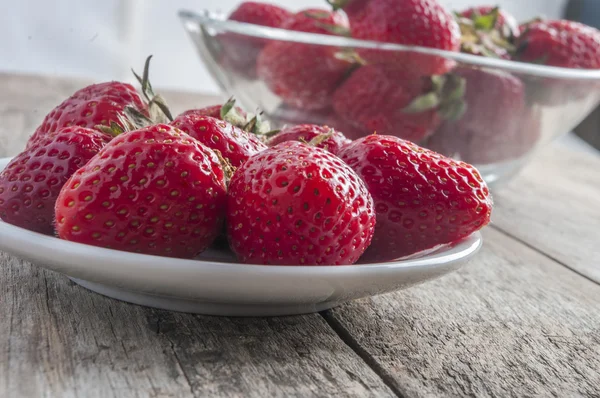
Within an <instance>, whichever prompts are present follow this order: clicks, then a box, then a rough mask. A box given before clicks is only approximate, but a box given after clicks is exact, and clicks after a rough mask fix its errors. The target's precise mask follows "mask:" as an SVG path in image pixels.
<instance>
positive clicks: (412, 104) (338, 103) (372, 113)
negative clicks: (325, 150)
mask: <svg viewBox="0 0 600 398" xmlns="http://www.w3.org/2000/svg"><path fill="white" fill-rule="evenodd" d="M460 84H461V82H460V81H458V80H456V81H449V79H446V78H445V77H441V76H436V77H434V78H431V77H430V78H425V77H423V78H419V77H415V76H413V75H412V74H410V73H408V74H407V72H406V71H403V70H397V69H395V68H387V67H385V66H383V65H367V66H363V67H361V68H360V69H358V70H357V71H355V72H354V73H353V74H352V76H350V78H348V80H346V81H345V82H344V83H343V84H342V85H341V86H340V87H339V88H338V89H337V91H336V92H335V95H334V97H333V107H334V109H335V111H336V113H337V115H338V116H339V117H340V118H341V119H344V120H346V121H348V122H350V123H352V124H353V125H355V126H356V127H357V128H358V129H359V131H368V132H369V133H373V132H377V133H378V134H391V135H396V136H398V137H401V138H404V139H407V140H410V141H415V142H418V141H421V140H423V139H424V138H426V137H427V136H429V135H430V134H431V133H433V131H434V130H435V129H436V128H437V127H438V126H439V124H440V122H441V120H442V116H444V117H450V118H453V117H458V116H460V113H461V112H462V102H461V98H460V96H461V95H462V93H461V90H462V88H461V86H460ZM352 138H357V137H352Z"/></svg>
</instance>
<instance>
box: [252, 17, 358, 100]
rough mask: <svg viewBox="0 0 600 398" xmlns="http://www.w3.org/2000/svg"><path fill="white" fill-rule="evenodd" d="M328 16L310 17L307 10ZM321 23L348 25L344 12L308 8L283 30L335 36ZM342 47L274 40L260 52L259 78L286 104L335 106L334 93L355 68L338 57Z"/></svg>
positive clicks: (292, 19) (285, 24) (288, 22)
mask: <svg viewBox="0 0 600 398" xmlns="http://www.w3.org/2000/svg"><path fill="white" fill-rule="evenodd" d="M307 12H308V13H311V12H313V13H314V12H318V13H324V14H326V15H327V16H326V17H324V18H310V17H308V16H306V15H305V13H307ZM319 24H326V25H337V26H339V27H343V28H348V20H347V19H346V17H345V16H344V14H342V13H338V12H335V13H334V12H327V11H324V10H305V11H301V12H299V13H297V14H295V15H294V17H292V18H291V19H288V20H287V21H286V23H284V24H283V26H282V28H283V29H288V30H296V31H302V32H312V33H320V34H328V35H331V34H332V33H330V32H329V31H328V30H327V29H325V28H323V27H321V26H319ZM337 52H339V49H338V48H335V47H328V46H319V45H310V44H301V43H292V42H283V41H272V42H270V43H269V44H268V45H267V46H266V47H265V48H264V50H263V51H262V52H261V53H260V56H259V57H258V61H257V73H258V77H259V78H260V79H261V80H262V81H263V82H264V83H265V84H266V85H267V87H268V88H269V89H270V90H271V91H272V92H273V93H275V94H276V95H278V96H279V97H280V98H281V99H282V100H283V102H284V103H286V104H287V105H290V106H292V107H295V108H298V109H304V110H320V109H325V108H327V107H329V106H330V105H331V95H332V94H333V91H334V90H335V88H336V87H337V86H338V85H339V83H340V82H341V81H342V80H343V79H344V78H345V76H346V74H347V73H348V71H349V70H350V68H351V67H352V64H351V63H350V62H347V61H344V60H340V59H338V58H336V57H335V55H336V53H337Z"/></svg>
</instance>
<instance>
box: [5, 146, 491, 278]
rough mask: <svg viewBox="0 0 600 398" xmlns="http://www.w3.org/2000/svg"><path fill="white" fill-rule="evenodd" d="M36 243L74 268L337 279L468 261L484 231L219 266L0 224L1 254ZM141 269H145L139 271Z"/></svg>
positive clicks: (208, 261) (34, 256)
mask: <svg viewBox="0 0 600 398" xmlns="http://www.w3.org/2000/svg"><path fill="white" fill-rule="evenodd" d="M10 160H11V158H10V157H6V158H0V171H1V170H3V169H4V167H5V166H6V164H8V162H10ZM33 241H35V247H36V248H40V249H45V250H47V251H45V253H52V251H55V252H56V242H60V246H61V247H60V250H59V252H60V253H61V254H63V255H69V256H71V257H72V260H71V261H69V262H68V263H69V264H71V265H72V264H75V263H78V262H79V261H76V259H80V261H83V260H84V259H85V258H86V257H88V258H89V257H93V258H95V259H106V260H107V261H119V262H121V263H123V264H128V266H130V265H136V268H138V269H137V271H139V272H143V271H144V268H147V269H148V270H151V269H152V270H157V269H164V268H165V264H164V263H165V262H166V261H170V265H169V270H171V271H173V272H176V271H179V272H190V271H192V272H193V271H200V270H204V271H208V270H209V268H210V270H216V271H219V272H232V273H240V272H242V273H248V272H251V273H256V272H258V273H264V272H268V273H270V274H272V275H276V274H279V275H283V276H294V275H306V273H307V272H308V273H310V274H313V275H316V274H318V275H323V276H325V275H330V276H336V275H340V274H348V273H351V274H355V273H362V272H367V273H371V272H376V271H382V270H388V271H390V270H405V271H407V270H409V269H423V270H425V269H430V268H437V267H440V266H445V265H446V266H447V265H449V264H454V263H456V262H462V261H466V260H468V259H469V258H471V257H472V256H474V255H475V254H476V253H477V252H478V251H479V249H480V248H481V246H482V245H483V237H482V235H481V231H476V232H474V233H473V234H471V235H469V236H467V237H466V238H464V239H462V240H461V241H459V242H457V243H454V244H452V245H448V246H446V247H442V248H440V249H438V250H436V251H434V252H433V253H431V254H426V255H423V256H420V257H418V258H408V259H400V260H394V261H390V262H379V263H368V264H351V265H263V264H244V263H233V262H220V261H219V262H217V261H210V260H203V259H180V258H174V257H163V256H154V255H149V254H140V253H132V252H127V251H121V250H114V249H106V248H102V247H98V246H92V245H86V244H82V243H77V242H70V241H67V240H63V239H60V238H58V237H55V236H50V235H44V234H40V233H37V232H33V231H30V230H27V229H25V228H21V227H17V226H15V225H12V224H9V223H6V222H4V221H2V220H0V250H2V251H5V252H7V253H10V254H13V255H16V256H17V257H19V258H22V257H23V256H26V257H29V258H32V257H33V258H39V256H40V255H39V254H35V253H34V254H33V255H29V254H28V253H24V251H23V250H18V249H15V247H19V246H20V245H23V244H24V243H28V242H33ZM21 253H23V255H21ZM140 265H143V266H141V267H140ZM44 267H45V268H50V269H56V268H57V267H51V266H49V265H48V264H47V263H46V264H44ZM78 268H80V269H81V270H89V268H87V267H85V266H83V267H81V266H79V267H78ZM213 268H214V269H213ZM217 268H218V269H217ZM59 272H60V271H59Z"/></svg>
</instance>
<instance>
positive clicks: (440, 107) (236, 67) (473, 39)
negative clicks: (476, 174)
mask: <svg viewBox="0 0 600 398" xmlns="http://www.w3.org/2000/svg"><path fill="white" fill-rule="evenodd" d="M328 3H329V4H330V5H331V6H332V7H331V8H330V9H329V10H328V9H308V10H303V11H300V12H298V13H291V12H289V11H287V10H285V9H283V8H281V7H277V6H274V5H271V4H264V3H256V2H244V3H242V5H240V7H239V8H238V9H236V10H235V11H234V12H233V13H232V14H231V15H230V18H229V19H230V20H233V21H238V22H244V23H251V24H255V25H263V26H268V27H276V28H281V29H286V30H292V31H300V32H309V33H317V34H322V35H334V36H335V35H337V36H346V37H351V38H354V39H361V40H368V41H375V42H385V43H395V44H402V45H406V46H420V47H428V48H433V49H436V50H444V51H449V52H463V53H469V54H474V55H478V56H484V57H493V58H499V59H507V60H508V59H510V60H515V61H522V62H529V63H535V64H544V65H550V66H559V67H566V68H584V69H598V68H600V32H599V31H598V30H596V29H594V28H591V27H588V26H585V25H582V24H580V23H576V22H571V21H562V20H542V19H539V20H534V21H530V22H526V23H523V24H521V25H519V24H518V23H517V21H516V20H515V18H514V17H513V16H512V15H510V14H509V13H508V12H507V11H506V10H502V9H500V8H498V7H493V6H482V7H472V8H469V9H467V10H463V11H461V12H458V13H455V14H453V13H451V12H450V11H448V10H446V9H445V8H444V7H443V6H442V5H441V4H439V3H438V1H437V0H328ZM218 39H219V41H220V43H221V46H220V47H221V54H220V62H221V64H222V65H223V67H224V68H226V69H229V70H232V71H234V72H235V73H238V74H241V75H243V76H245V77H246V78H250V79H258V80H260V81H262V82H263V83H264V84H265V85H266V86H267V87H268V89H269V90H270V91H271V92H273V93H274V94H276V95H277V96H278V97H279V98H280V99H281V101H282V105H281V106H280V107H279V109H278V110H277V111H276V112H274V114H273V115H272V116H273V117H275V118H277V119H280V120H283V121H284V122H287V123H289V122H295V123H298V122H311V123H317V124H327V125H329V126H332V127H334V128H337V129H339V130H341V131H344V133H345V134H346V135H347V136H348V137H349V138H352V139H356V138H360V137H364V136H366V135H368V134H371V133H373V132H374V131H377V133H379V134H389V135H394V136H397V137H400V138H403V139H407V140H410V141H413V142H416V143H419V144H422V145H424V146H427V147H428V148H432V149H435V150H437V151H439V152H442V153H444V154H447V155H449V156H454V155H457V156H459V157H460V159H462V160H465V161H467V162H471V163H476V164H489V163H496V162H502V161H506V160H510V159H514V158H518V157H521V156H522V155H524V154H526V153H527V152H528V151H529V150H530V149H531V148H532V147H533V146H534V145H535V143H536V142H537V141H538V139H539V137H540V129H541V126H540V124H541V122H540V117H541V114H540V111H539V105H544V106H546V105H557V104H561V103H564V102H567V101H572V100H577V99H580V98H581V97H582V96H584V95H586V93H588V92H589V87H577V86H576V85H574V84H572V82H568V83H564V82H556V81H552V80H551V79H531V78H530V77H526V76H516V75H513V74H510V73H507V72H504V71H500V70H491V69H485V68H473V67H470V66H464V65H462V66H461V65H458V64H457V63H456V62H454V61H452V60H451V59H449V58H447V57H442V56H434V55H429V54H423V53H420V52H416V51H398V50H379V49H373V48H363V47H357V48H356V49H352V48H348V47H343V48H339V47H336V46H325V45H319V44H318V42H319V41H318V40H314V41H315V44H308V43H300V42H291V41H276V40H267V39H260V38H250V37H248V36H242V35H239V34H233V33H226V34H222V35H220V36H219V37H218Z"/></svg>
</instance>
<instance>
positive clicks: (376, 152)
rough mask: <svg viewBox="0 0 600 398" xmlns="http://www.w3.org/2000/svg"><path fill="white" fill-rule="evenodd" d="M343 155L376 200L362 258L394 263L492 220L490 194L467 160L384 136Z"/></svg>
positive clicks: (363, 141) (352, 147)
mask: <svg viewBox="0 0 600 398" xmlns="http://www.w3.org/2000/svg"><path fill="white" fill-rule="evenodd" d="M340 157H341V158H342V159H343V160H344V161H345V162H346V163H347V164H348V165H350V166H351V167H352V168H353V169H354V170H355V171H356V172H357V174H358V175H359V176H360V177H361V178H362V179H363V181H364V182H365V183H366V184H367V187H368V189H369V192H371V195H372V196H373V200H374V201H375V211H376V213H377V224H376V228H375V234H374V236H373V241H372V242H371V246H370V247H369V249H368V250H367V251H366V252H365V254H364V256H363V258H362V259H361V262H362V261H366V262H378V261H390V260H393V259H397V258H400V257H404V256H408V255H411V254H414V253H417V252H420V251H423V250H427V249H431V248H434V247H436V246H438V245H441V244H447V243H453V242H457V241H459V240H461V239H463V238H465V237H467V236H469V235H470V234H472V233H473V232H475V231H477V230H479V229H481V228H482V227H484V226H485V225H486V224H488V223H489V221H490V215H491V211H492V198H491V196H490V192H489V190H488V188H487V186H486V185H485V183H484V182H483V179H482V178H481V176H480V175H479V173H478V172H477V171H476V170H475V168H474V167H472V166H470V165H468V164H466V163H462V162H455V161H453V160H451V159H448V158H446V157H444V156H442V155H439V154H437V153H435V152H432V151H429V150H426V149H423V148H420V147H418V146H416V145H415V144H412V143H410V142H408V141H404V140H401V139H399V138H397V137H392V136H384V135H370V136H368V137H365V138H361V139H359V140H356V141H354V142H353V143H352V144H350V145H348V146H346V147H345V148H344V149H343V150H342V152H341V153H340Z"/></svg>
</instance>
